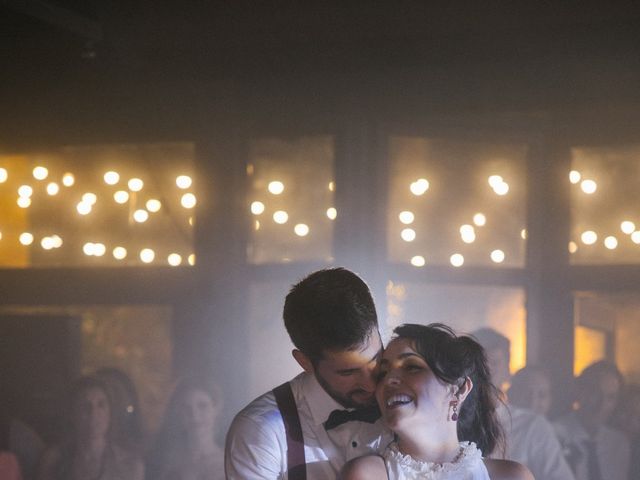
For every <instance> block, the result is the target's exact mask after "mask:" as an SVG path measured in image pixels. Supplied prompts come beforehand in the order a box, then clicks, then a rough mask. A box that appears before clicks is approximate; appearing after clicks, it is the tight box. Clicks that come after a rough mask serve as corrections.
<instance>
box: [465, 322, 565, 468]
mask: <svg viewBox="0 0 640 480" xmlns="http://www.w3.org/2000/svg"><path fill="white" fill-rule="evenodd" d="M472 336H473V337H474V338H475V339H476V340H478V342H479V343H480V344H481V345H482V346H483V347H484V349H485V351H486V355H487V360H488V362H489V370H490V371H491V378H492V380H493V383H494V384H495V385H496V386H497V387H498V388H506V386H507V385H508V384H509V381H510V373H509V360H510V358H511V342H510V340H509V339H508V338H507V337H505V336H504V335H502V334H500V333H498V332H497V331H496V330H494V329H492V328H482V329H480V330H476V331H475V332H474V333H473V334H472ZM504 401H505V403H504V404H501V405H500V406H499V407H498V418H499V419H500V423H501V424H502V427H503V428H504V432H505V438H506V442H505V443H506V451H505V455H504V458H506V459H508V460H515V461H517V462H520V463H522V464H524V465H526V466H527V467H529V470H531V473H533V475H534V477H535V478H536V479H538V480H571V479H573V478H574V477H573V475H572V473H571V469H570V468H569V465H568V464H567V462H566V460H565V458H564V457H563V455H562V449H561V447H560V443H559V442H558V438H557V437H556V436H555V433H554V430H553V427H552V425H551V424H550V423H549V422H548V421H547V420H546V419H545V418H544V417H543V416H541V415H539V414H537V413H534V412H532V411H531V410H527V409H524V408H520V407H517V406H515V405H512V404H511V403H510V402H508V400H507V398H506V395H505V396H504ZM492 457H493V458H500V455H499V454H498V453H496V452H494V453H493V455H492Z"/></svg>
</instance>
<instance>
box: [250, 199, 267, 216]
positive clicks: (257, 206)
mask: <svg viewBox="0 0 640 480" xmlns="http://www.w3.org/2000/svg"><path fill="white" fill-rule="evenodd" d="M262 212H264V203H262V202H259V201H257V200H256V201H255V202H252V203H251V213H253V214H254V215H260V214H261V213H262Z"/></svg>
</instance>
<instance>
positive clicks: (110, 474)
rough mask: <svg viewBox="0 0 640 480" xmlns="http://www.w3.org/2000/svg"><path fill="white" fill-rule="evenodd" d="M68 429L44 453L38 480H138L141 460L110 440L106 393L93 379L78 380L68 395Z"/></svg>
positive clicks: (110, 408) (107, 396)
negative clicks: (61, 439)
mask: <svg viewBox="0 0 640 480" xmlns="http://www.w3.org/2000/svg"><path fill="white" fill-rule="evenodd" d="M69 406H70V417H71V422H70V423H71V428H70V429H69V432H68V434H67V436H66V439H65V440H64V441H63V442H62V443H61V444H59V445H56V446H54V447H52V448H50V449H48V450H47V451H46V452H45V454H44V457H43V460H42V462H41V466H40V474H39V479H40V480H87V479H95V480H141V479H143V478H144V466H143V463H142V461H141V459H140V458H139V457H138V456H136V455H135V454H134V453H132V452H129V451H127V450H125V449H123V448H122V447H120V446H119V445H117V443H116V441H115V440H114V439H113V437H112V431H111V427H112V420H111V419H112V415H111V411H112V406H111V400H110V398H109V389H108V388H107V386H106V385H105V384H104V382H102V381H101V380H100V379H98V378H96V377H82V378H80V379H79V380H77V381H76V382H75V384H74V386H73V388H72V391H71V399H70V402H69Z"/></svg>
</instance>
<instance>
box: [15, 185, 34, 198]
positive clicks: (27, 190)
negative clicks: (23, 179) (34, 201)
mask: <svg viewBox="0 0 640 480" xmlns="http://www.w3.org/2000/svg"><path fill="white" fill-rule="evenodd" d="M18 195H20V196H21V197H27V198H28V197H30V196H31V195H33V188H31V187H30V186H29V185H20V188H18Z"/></svg>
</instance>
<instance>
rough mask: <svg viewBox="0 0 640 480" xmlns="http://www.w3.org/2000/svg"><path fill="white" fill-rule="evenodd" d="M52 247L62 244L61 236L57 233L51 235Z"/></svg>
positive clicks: (58, 246)
mask: <svg viewBox="0 0 640 480" xmlns="http://www.w3.org/2000/svg"><path fill="white" fill-rule="evenodd" d="M51 239H52V240H53V248H60V247H61V246H62V238H61V237H60V236H59V235H52V236H51Z"/></svg>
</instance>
